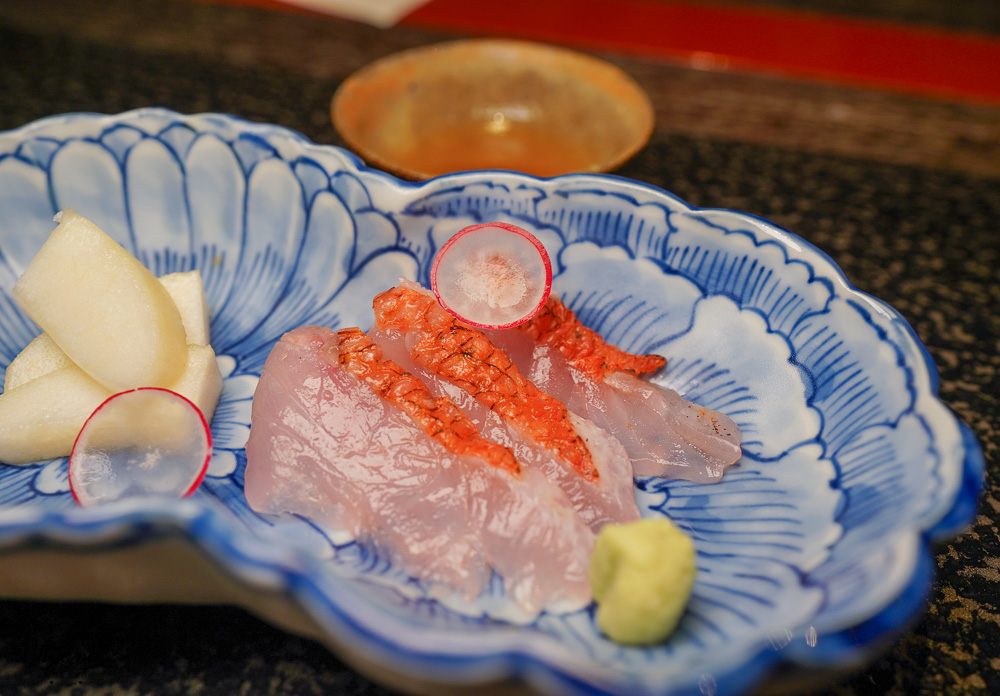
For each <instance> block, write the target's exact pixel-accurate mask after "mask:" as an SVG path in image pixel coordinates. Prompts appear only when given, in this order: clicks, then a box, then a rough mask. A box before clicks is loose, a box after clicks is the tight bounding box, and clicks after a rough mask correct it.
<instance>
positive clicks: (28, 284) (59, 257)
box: [12, 209, 187, 392]
mask: <svg viewBox="0 0 1000 696" xmlns="http://www.w3.org/2000/svg"><path fill="white" fill-rule="evenodd" d="M57 219H58V221H59V226H58V227H56V229H55V230H53V232H52V234H51V235H50V236H49V238H48V240H46V242H45V244H43V245H42V248H41V249H40V250H39V252H38V254H37V255H36V256H35V258H34V259H32V261H31V263H30V264H28V268H27V269H26V270H25V271H24V273H23V274H22V275H21V278H20V279H19V280H18V281H17V283H16V284H15V285H14V289H13V293H12V294H13V297H14V300H15V301H16V302H17V303H18V305H20V307H21V308H22V309H23V310H24V311H25V312H26V313H27V314H28V316H30V317H31V318H32V319H33V320H34V321H35V323H36V324H38V326H39V327H41V329H42V330H43V331H44V332H45V333H47V334H48V335H49V336H50V337H51V338H52V340H53V341H54V342H55V343H56V344H57V345H58V346H59V347H60V348H61V349H62V350H63V351H64V352H65V353H66V355H67V356H69V358H70V360H72V361H73V363H75V364H76V365H78V366H79V367H80V368H81V369H82V370H83V371H84V372H86V373H87V374H89V375H90V376H91V377H92V378H93V379H94V380H96V381H97V382H99V383H100V384H101V385H102V386H104V387H105V388H106V389H109V390H111V391H112V392H120V391H125V390H128V389H133V388H136V387H143V386H153V387H167V386H169V385H170V383H171V382H173V381H174V380H175V379H177V378H178V377H179V376H180V374H181V372H183V370H184V368H185V365H186V363H187V340H186V337H185V333H184V326H183V324H182V323H181V317H180V313H179V312H178V310H177V307H176V306H175V305H174V302H173V300H172V299H171V298H170V294H169V293H168V292H167V290H166V289H165V288H164V287H163V285H162V284H161V283H160V282H159V280H157V278H156V277H155V276H154V275H153V274H152V273H150V272H149V270H148V269H147V268H146V267H145V266H143V265H142V263H141V262H140V261H139V260H138V259H136V258H135V257H134V256H132V255H131V254H130V253H129V252H128V251H126V250H125V249H124V248H122V246H121V245H119V244H118V243H117V242H115V241H114V240H113V239H111V238H110V237H109V236H107V235H106V234H105V233H104V232H102V231H101V230H100V229H99V228H98V227H97V226H96V225H94V224H93V223H92V222H90V221H89V220H87V219H86V218H84V217H82V216H80V215H77V214H76V213H74V212H73V211H72V210H70V209H67V210H65V211H63V212H62V213H61V214H60V215H59V216H57ZM23 386H27V385H23Z"/></svg>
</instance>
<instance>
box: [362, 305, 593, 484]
mask: <svg viewBox="0 0 1000 696" xmlns="http://www.w3.org/2000/svg"><path fill="white" fill-rule="evenodd" d="M374 306H375V316H376V320H377V321H378V323H379V326H380V327H381V328H383V329H388V328H393V329H397V330H400V331H404V332H408V333H412V334H413V335H414V337H415V338H416V342H415V343H414V345H413V346H412V348H411V354H412V355H413V358H414V360H416V361H417V362H419V363H420V364H421V365H423V366H424V367H426V368H428V369H429V370H432V371H434V372H435V373H436V374H438V375H440V376H442V377H444V378H445V379H448V380H451V381H452V382H453V383H455V384H457V385H458V386H460V387H462V388H463V389H465V390H466V391H467V392H469V393H470V394H472V395H473V396H474V397H476V399H478V400H479V401H480V402H481V403H483V404H485V405H486V406H488V407H489V408H490V409H492V410H493V411H494V412H496V413H498V414H499V415H500V416H502V417H503V418H505V419H506V420H507V421H509V422H510V423H512V424H514V425H515V426H516V427H517V428H518V429H519V430H520V431H521V433H523V434H524V435H525V436H526V437H527V438H529V439H530V440H532V441H533V442H535V443H537V444H538V445H540V446H542V447H544V448H546V449H548V450H550V451H552V452H555V453H556V454H558V455H559V456H560V457H562V458H563V459H565V460H566V461H567V462H569V463H570V465H572V466H573V468H574V469H575V470H576V471H577V472H578V473H579V474H581V475H582V476H584V477H585V478H587V479H589V480H591V481H596V480H597V478H598V473H597V468H596V467H595V466H594V462H593V459H592V458H591V455H590V450H589V449H588V448H587V445H586V443H585V442H584V441H583V438H581V437H580V436H579V435H578V434H577V432H576V429H575V428H574V427H573V425H572V423H571V422H570V420H569V410H568V409H567V408H566V406H565V405H564V404H563V403H562V402H561V401H559V400H558V399H556V398H555V397H553V396H551V395H549V394H546V393H545V392H543V391H541V390H539V389H538V387H536V386H535V385H534V384H532V383H531V382H530V381H529V380H528V379H527V378H526V377H524V375H522V374H521V372H520V370H518V369H517V367H516V366H515V365H514V364H513V363H512V362H511V361H510V359H509V358H508V357H507V355H506V354H505V353H504V352H503V351H501V350H499V349H497V348H496V347H495V346H494V345H493V344H492V343H491V342H490V340H489V339H488V338H487V337H486V335H485V334H483V332H482V331H479V330H477V329H474V328H472V327H469V326H466V325H465V324H463V323H461V322H460V321H458V320H457V319H455V317H453V316H451V315H450V314H448V313H447V312H446V311H445V310H444V309H442V308H441V307H440V306H439V305H438V304H437V302H436V301H435V300H434V298H433V297H430V296H428V295H425V294H423V293H421V292H417V291H416V290H412V289H410V288H393V289H391V290H387V291H385V292H383V293H381V294H380V295H377V296H376V297H375V303H374Z"/></svg>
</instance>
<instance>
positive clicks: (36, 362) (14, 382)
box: [3, 333, 73, 392]
mask: <svg viewBox="0 0 1000 696" xmlns="http://www.w3.org/2000/svg"><path fill="white" fill-rule="evenodd" d="M72 364H73V361H72V360H70V359H69V356H68V355H66V353H64V352H63V349H62V348H60V347H59V346H57V345H56V342H55V341H53V340H52V339H51V338H49V335H48V334H44V333H43V334H39V335H38V336H35V338H34V340H33V341H32V342H31V343H29V344H28V345H27V346H25V347H24V350H22V351H21V352H20V353H18V354H17V356H15V358H14V359H13V360H11V361H10V365H8V366H7V372H6V373H4V380H3V388H4V392H8V391H10V390H11V389H17V388H18V387H19V386H21V385H22V384H25V383H26V382H30V381H31V380H33V379H35V378H36V377H41V376H42V375H47V374H48V373H50V372H55V371H56V370H58V369H59V368H61V367H66V366H67V365H72Z"/></svg>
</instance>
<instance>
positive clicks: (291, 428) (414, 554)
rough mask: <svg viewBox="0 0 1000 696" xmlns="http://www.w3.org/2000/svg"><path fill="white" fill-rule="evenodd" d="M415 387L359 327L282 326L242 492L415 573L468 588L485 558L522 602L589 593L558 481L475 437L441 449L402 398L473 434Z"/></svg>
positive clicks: (585, 545)
mask: <svg viewBox="0 0 1000 696" xmlns="http://www.w3.org/2000/svg"><path fill="white" fill-rule="evenodd" d="M345 353H346V354H345ZM351 369H355V370H356V371H358V372H359V374H361V375H362V377H360V378H359V377H358V376H356V375H355V374H353V373H352V371H351ZM372 383H380V384H381V385H382V386H381V388H379V389H378V390H377V389H376V388H374V387H373V386H372ZM421 390H422V386H421V385H420V384H419V383H418V382H416V381H414V380H412V377H411V376H409V375H407V374H406V373H405V372H403V371H401V370H399V368H398V366H396V365H393V364H391V363H390V362H389V361H385V360H384V358H383V357H382V356H381V354H380V350H379V349H378V346H376V345H374V344H373V343H371V342H370V341H369V340H368V339H367V337H366V336H365V335H364V334H363V333H361V332H360V331H357V330H350V331H345V332H343V333H341V334H340V335H338V334H337V333H335V332H334V331H332V330H331V329H326V328H319V327H303V328H300V329H296V330H294V331H292V332H289V333H288V334H286V335H285V336H284V337H283V338H282V340H281V341H279V342H278V344H277V345H276V346H275V347H274V349H273V350H272V352H271V354H270V356H269V357H268V359H267V362H266V363H265V365H264V369H263V372H262V375H261V379H260V382H259V384H258V387H257V392H256V394H255V395H254V401H253V412H252V421H251V430H250V437H249V440H248V442H247V447H246V450H247V468H246V484H245V491H246V496H247V501H248V502H249V503H250V506H251V507H252V508H253V509H255V510H257V511H259V512H262V513H274V514H278V513H283V512H287V513H294V514H298V515H303V516H305V517H308V518H310V519H312V520H314V521H316V522H318V523H321V524H325V525H328V526H331V527H335V528H339V529H345V530H347V531H349V532H351V533H352V534H353V535H355V536H356V537H358V538H360V539H362V540H364V541H366V542H368V543H370V544H372V545H374V546H375V547H376V548H377V549H378V550H379V551H380V552H382V553H384V554H386V555H387V556H388V557H389V558H390V559H391V560H392V561H393V562H394V563H398V564H399V565H400V566H401V567H403V568H405V569H406V570H407V571H408V572H410V573H411V574H413V575H414V576H416V577H418V578H420V579H422V580H424V581H427V582H429V583H431V584H434V583H442V584H444V585H446V586H448V587H450V588H453V589H454V590H457V591H458V592H460V593H462V594H463V595H465V596H467V597H472V596H475V595H476V594H478V593H479V592H481V591H482V589H483V587H484V584H485V583H486V582H487V580H488V579H489V577H490V574H491V570H496V571H497V573H499V574H500V575H501V576H502V578H503V583H504V587H505V590H506V592H507V593H508V595H509V596H510V597H511V598H512V599H513V600H514V601H515V602H516V603H517V604H518V605H519V606H520V607H521V608H522V609H524V610H525V611H528V612H537V611H538V610H539V609H541V608H542V607H547V606H550V605H552V604H557V603H558V604H563V605H565V606H568V607H579V606H583V605H584V604H586V603H587V602H588V601H589V581H588V578H587V566H588V563H589V557H590V552H591V550H592V547H593V533H592V532H591V530H590V529H589V527H588V526H587V525H586V524H585V523H584V522H583V521H582V520H581V519H580V517H579V516H578V515H577V514H576V513H575V512H574V510H573V509H572V507H571V505H570V504H569V502H568V501H567V500H566V497H565V495H564V494H563V493H562V492H561V491H560V490H559V489H558V488H556V487H555V486H552V485H550V484H548V482H547V481H545V480H543V479H542V478H541V477H540V476H538V475H537V474H535V472H531V471H521V472H520V473H518V472H517V471H516V469H515V468H514V467H512V466H511V465H510V463H509V460H508V459H507V457H506V456H504V455H503V453H502V447H501V448H496V447H484V449H483V452H487V456H486V457H485V458H484V457H482V456H477V455H476V454H472V453H471V452H473V451H475V450H476V448H477V447H479V445H476V446H474V447H472V448H470V449H467V450H465V451H466V453H465V454H457V453H456V452H455V451H453V450H452V449H449V447H447V446H446V444H445V442H443V441H442V438H439V437H436V436H433V435H432V434H429V432H428V430H427V429H425V427H424V426H426V425H427V424H429V423H432V421H433V419H432V418H426V417H425V415H426V414H424V415H421V416H418V418H420V419H423V421H424V422H423V424H422V425H421V424H418V422H417V421H415V420H414V418H413V416H412V415H411V414H410V413H408V412H407V410H405V409H409V410H411V411H418V410H420V409H418V408H416V407H417V406H420V404H421V403H424V404H426V405H428V406H429V408H428V409H427V410H429V411H437V415H438V416H443V417H442V418H438V420H439V421H442V422H444V421H447V422H452V423H457V424H458V426H459V430H463V432H464V435H463V436H462V437H460V438H458V439H476V438H478V435H476V434H474V433H471V432H470V431H469V430H468V428H467V426H466V425H465V424H463V423H461V416H460V414H457V413H456V411H455V410H454V409H453V408H452V407H451V406H449V405H447V404H445V403H444V402H442V401H440V400H438V399H436V398H434V397H430V396H429V395H428V394H427V393H423V392H422V391H421ZM380 392H381V393H380ZM383 393H384V394H385V396H383V395H382V394H383ZM428 399H429V401H428ZM400 402H407V403H410V404H412V405H411V406H405V405H401V403H400ZM430 432H432V433H433V432H435V428H434V427H431V428H430ZM444 440H447V438H445V439H444ZM489 452H493V454H489ZM481 453H482V452H480V454H481ZM491 457H496V458H495V459H493V460H491V459H490V458H491Z"/></svg>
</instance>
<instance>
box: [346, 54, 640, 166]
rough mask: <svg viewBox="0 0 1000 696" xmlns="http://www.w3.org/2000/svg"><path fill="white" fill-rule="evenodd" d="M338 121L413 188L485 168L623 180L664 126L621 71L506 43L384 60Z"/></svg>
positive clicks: (351, 85)
mask: <svg viewBox="0 0 1000 696" xmlns="http://www.w3.org/2000/svg"><path fill="white" fill-rule="evenodd" d="M331 115H332V117H333V123H334V126H335V127H336V128H337V131H338V132H339V133H340V135H341V137H343V139H344V141H345V142H346V144H347V146H348V147H349V148H350V149H352V150H353V151H354V152H356V153H357V154H358V155H359V156H360V157H361V158H362V159H363V160H365V161H366V162H367V163H368V164H369V165H371V166H374V167H377V168H379V169H384V170H386V171H389V172H392V173H393V174H396V175H398V176H401V177H403V178H406V179H412V180H423V179H429V178H431V177H434V176H438V175H440V174H446V173H451V172H457V171H468V170H482V169H506V170H513V171H520V172H525V173H527V174H533V175H535V176H542V177H548V176H556V175H559V174H568V173H575V172H606V171H611V170H613V169H616V168H617V167H619V166H621V164H622V163H624V162H625V161H626V160H627V159H629V158H630V157H631V156H632V155H634V154H635V153H636V152H638V151H639V149H640V148H642V147H643V146H644V145H645V144H646V142H647V141H648V140H649V136H650V134H651V133H652V130H653V123H654V116H653V108H652V105H651V104H650V101H649V98H648V97H647V96H646V93H645V92H644V91H643V90H642V89H641V88H640V87H639V85H638V84H637V83H636V82H635V81H634V80H633V79H632V78H631V77H629V76H628V75H627V74H626V73H624V72H623V71H622V70H620V69H619V68H617V67H615V66H613V65H611V64H609V63H607V62H604V61H602V60H598V59H597V58H593V57H591V56H588V55H585V54H583V53H579V52H576V51H571V50H568V49H564V48H557V47H555V46H548V45H545V44H537V43H531V42H527V41H516V40H504V39H472V40H465V41H454V42H448V43H443V44H436V45H432V46H427V47H422V48H416V49H412V50H408V51H403V52H401V53H397V54H394V55H391V56H387V57H386V58H382V59H380V60H378V61H375V62H374V63H372V64H370V65H368V66H366V67H364V68H362V69H361V70H359V71H358V72H356V73H354V74H353V75H351V76H350V77H349V78H347V79H346V80H345V81H344V82H343V83H342V84H341V86H340V87H339V88H338V90H337V92H336V94H335V95H334V97H333V102H332V104H331Z"/></svg>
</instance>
